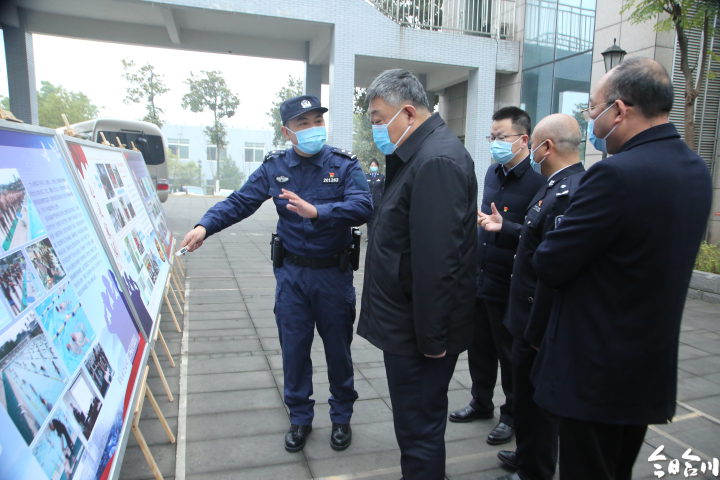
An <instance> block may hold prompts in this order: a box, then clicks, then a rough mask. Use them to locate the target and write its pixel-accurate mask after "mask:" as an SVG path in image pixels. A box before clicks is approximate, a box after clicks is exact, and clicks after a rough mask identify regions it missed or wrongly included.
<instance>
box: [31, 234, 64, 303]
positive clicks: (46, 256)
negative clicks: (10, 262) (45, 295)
mask: <svg viewBox="0 0 720 480" xmlns="http://www.w3.org/2000/svg"><path fill="white" fill-rule="evenodd" d="M26 250H27V254H28V257H30V261H31V262H32V264H33V267H35V272H37V274H38V277H40V281H41V282H42V284H43V285H44V286H45V290H50V289H52V287H54V286H55V285H57V284H58V283H60V282H61V281H62V280H63V279H64V278H65V277H66V273H65V270H64V269H63V266H62V265H61V264H60V259H58V256H57V252H55V248H53V245H52V242H51V241H50V239H49V238H43V239H42V240H40V241H39V242H37V243H33V244H32V245H28V247H27V248H26Z"/></svg>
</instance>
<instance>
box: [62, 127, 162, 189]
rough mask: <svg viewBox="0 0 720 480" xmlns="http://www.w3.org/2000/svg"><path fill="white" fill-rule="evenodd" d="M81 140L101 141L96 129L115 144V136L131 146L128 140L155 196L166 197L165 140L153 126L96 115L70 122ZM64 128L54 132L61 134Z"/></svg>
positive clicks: (128, 146) (127, 146) (127, 145)
mask: <svg viewBox="0 0 720 480" xmlns="http://www.w3.org/2000/svg"><path fill="white" fill-rule="evenodd" d="M70 126H71V127H72V128H73V129H75V131H76V132H77V133H78V135H80V137H81V138H83V139H85V140H90V141H92V142H97V143H102V137H101V136H100V132H102V133H103V134H104V135H105V138H106V139H107V141H108V142H110V143H112V144H113V145H117V140H116V137H117V138H119V139H120V141H121V142H122V143H123V144H125V145H126V148H128V149H131V148H132V143H130V142H133V143H134V144H135V147H137V149H138V150H140V152H142V155H143V158H144V159H145V164H146V165H147V167H148V170H149V172H150V176H151V177H152V179H153V182H154V183H155V189H156V190H157V194H158V198H160V201H161V202H164V201H166V200H167V198H168V192H169V188H170V182H169V181H168V177H169V175H168V164H167V158H166V155H165V152H166V151H167V142H165V138H164V137H163V134H162V132H161V131H160V129H159V128H158V127H157V125H155V124H153V123H148V122H141V121H139V120H119V119H113V118H98V119H95V120H87V121H85V122H80V123H76V124H74V125H70ZM64 130H65V128H64V127H61V128H58V129H57V130H56V131H57V132H59V133H63V131H64Z"/></svg>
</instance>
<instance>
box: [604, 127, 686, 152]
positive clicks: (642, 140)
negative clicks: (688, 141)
mask: <svg viewBox="0 0 720 480" xmlns="http://www.w3.org/2000/svg"><path fill="white" fill-rule="evenodd" d="M670 138H680V134H679V133H678V131H677V129H676V128H675V125H673V124H672V123H662V124H660V125H655V126H654V127H650V128H648V129H647V130H643V131H642V132H640V133H638V134H637V135H635V136H634V137H632V138H631V139H630V140H628V141H627V142H625V144H624V145H623V146H622V147H620V150H618V151H617V152H616V153H615V154H616V155H617V154H618V153H622V152H626V151H628V150H632V149H633V148H635V147H639V146H640V145H644V144H646V143H650V142H657V141H660V140H668V139H670Z"/></svg>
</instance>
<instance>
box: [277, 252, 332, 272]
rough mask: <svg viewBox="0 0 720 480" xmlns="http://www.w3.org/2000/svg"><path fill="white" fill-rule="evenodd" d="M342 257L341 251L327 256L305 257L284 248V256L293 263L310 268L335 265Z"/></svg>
mask: <svg viewBox="0 0 720 480" xmlns="http://www.w3.org/2000/svg"><path fill="white" fill-rule="evenodd" d="M341 257H342V254H341V253H337V254H335V255H333V256H332V257H327V258H307V257H301V256H299V255H295V254H294V253H290V252H288V251H287V250H285V258H287V259H288V260H290V261H291V262H293V263H294V264H295V265H298V266H300V267H310V268H330V267H337V266H338V265H340V258H341Z"/></svg>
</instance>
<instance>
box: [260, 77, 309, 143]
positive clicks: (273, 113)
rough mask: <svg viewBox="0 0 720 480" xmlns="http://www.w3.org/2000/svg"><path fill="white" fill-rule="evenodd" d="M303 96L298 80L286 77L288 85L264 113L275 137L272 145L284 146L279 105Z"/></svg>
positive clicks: (301, 86)
mask: <svg viewBox="0 0 720 480" xmlns="http://www.w3.org/2000/svg"><path fill="white" fill-rule="evenodd" d="M302 94H303V82H302V80H300V79H299V78H294V77H293V76H292V75H288V83H287V85H285V86H284V87H282V88H281V89H280V90H279V91H278V92H277V94H276V98H277V99H276V100H275V101H274V102H272V108H271V109H270V111H269V112H267V113H266V115H267V116H268V117H270V124H269V125H270V126H271V127H273V130H274V132H275V136H274V137H273V145H275V146H276V147H280V146H282V145H285V142H286V140H285V136H284V135H283V133H282V126H283V125H282V118H281V117H280V105H282V104H283V102H284V101H285V100H287V99H288V98H293V97H299V96H300V95H302Z"/></svg>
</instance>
